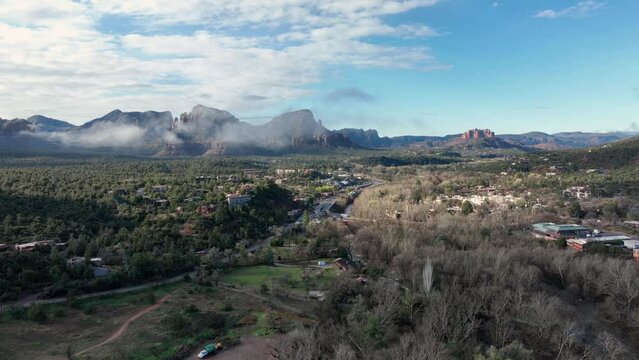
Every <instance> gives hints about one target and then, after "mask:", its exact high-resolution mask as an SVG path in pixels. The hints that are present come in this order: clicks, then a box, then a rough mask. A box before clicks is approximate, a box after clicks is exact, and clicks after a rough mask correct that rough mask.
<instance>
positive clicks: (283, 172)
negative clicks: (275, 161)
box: [275, 169, 297, 176]
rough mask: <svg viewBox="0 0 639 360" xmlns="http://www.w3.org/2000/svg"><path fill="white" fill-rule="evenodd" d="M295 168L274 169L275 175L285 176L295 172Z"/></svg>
mask: <svg viewBox="0 0 639 360" xmlns="http://www.w3.org/2000/svg"><path fill="white" fill-rule="evenodd" d="M296 172H297V170H294V169H275V173H276V174H277V176H285V175H292V174H295V173H296Z"/></svg>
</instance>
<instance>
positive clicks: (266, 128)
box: [0, 105, 361, 157]
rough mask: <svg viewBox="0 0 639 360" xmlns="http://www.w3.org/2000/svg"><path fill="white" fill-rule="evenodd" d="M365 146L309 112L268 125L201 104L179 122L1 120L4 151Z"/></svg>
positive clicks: (158, 117)
mask: <svg viewBox="0 0 639 360" xmlns="http://www.w3.org/2000/svg"><path fill="white" fill-rule="evenodd" d="M335 148H361V147H360V146H359V145H357V144H355V143H353V142H352V141H350V140H349V139H348V138H347V137H346V136H344V135H342V134H340V133H338V132H335V131H331V130H328V129H326V128H325V127H324V126H322V123H321V121H317V120H315V118H314V116H313V113H312V112H311V111H309V110H298V111H293V112H288V113H284V114H282V115H279V116H277V117H275V118H273V119H272V120H271V121H269V122H267V123H266V124H262V125H252V124H249V123H247V122H243V121H240V120H239V119H238V118H236V117H235V116H234V115H233V114H231V113H229V112H227V111H224V110H218V109H214V108H209V107H205V106H202V105H197V106H195V107H194V108H193V110H192V111H191V112H190V113H183V114H181V115H180V116H179V117H176V118H174V117H173V116H172V114H171V113H170V112H156V111H146V112H122V111H120V110H114V111H112V112H110V113H108V114H106V115H104V116H102V117H100V118H97V119H94V120H91V121H88V122H86V123H85V124H83V125H80V126H75V125H72V124H69V123H67V122H64V121H61V120H56V119H51V118H47V117H44V116H41V115H36V116H32V117H30V118H28V119H13V120H3V119H0V150H2V151H11V152H26V151H52V152H64V151H83V152H96V153H117V154H130V155H141V156H164V157H175V156H188V157H193V156H206V155H222V154H227V155H275V154H285V153H297V152H300V153H305V152H318V151H320V150H321V149H335Z"/></svg>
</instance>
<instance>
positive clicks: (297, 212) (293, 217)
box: [288, 209, 302, 220]
mask: <svg viewBox="0 0 639 360" xmlns="http://www.w3.org/2000/svg"><path fill="white" fill-rule="evenodd" d="M300 215H302V210H301V209H294V210H291V211H289V212H288V219H289V220H296V219H297V218H298V217H300Z"/></svg>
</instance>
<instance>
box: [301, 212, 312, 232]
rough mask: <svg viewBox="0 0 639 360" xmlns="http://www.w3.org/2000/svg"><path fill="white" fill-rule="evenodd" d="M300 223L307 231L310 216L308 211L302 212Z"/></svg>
mask: <svg viewBox="0 0 639 360" xmlns="http://www.w3.org/2000/svg"><path fill="white" fill-rule="evenodd" d="M302 223H303V224H304V229H307V228H308V226H309V224H310V223H311V216H310V215H309V214H308V210H304V214H303V215H302Z"/></svg>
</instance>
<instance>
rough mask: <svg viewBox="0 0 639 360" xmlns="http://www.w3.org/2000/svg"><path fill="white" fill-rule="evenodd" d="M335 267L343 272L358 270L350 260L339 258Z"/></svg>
mask: <svg viewBox="0 0 639 360" xmlns="http://www.w3.org/2000/svg"><path fill="white" fill-rule="evenodd" d="M335 266H337V268H338V269H339V270H342V271H356V270H357V265H356V264H355V263H354V262H352V261H350V260H348V259H344V258H337V259H335Z"/></svg>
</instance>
